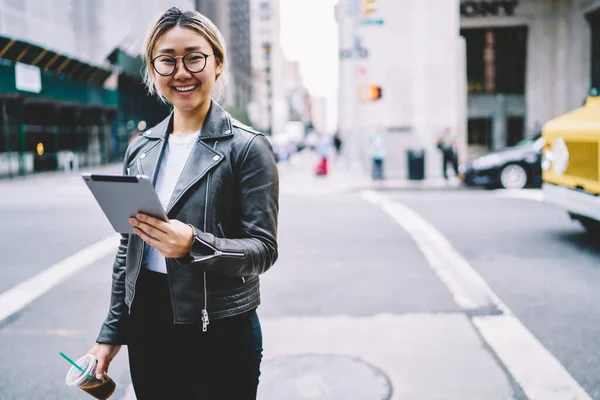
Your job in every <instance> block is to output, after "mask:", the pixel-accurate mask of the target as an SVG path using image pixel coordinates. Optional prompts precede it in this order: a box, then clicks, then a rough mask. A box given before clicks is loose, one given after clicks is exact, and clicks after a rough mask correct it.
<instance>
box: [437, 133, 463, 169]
mask: <svg viewBox="0 0 600 400" xmlns="http://www.w3.org/2000/svg"><path fill="white" fill-rule="evenodd" d="M437 148H438V149H439V150H440V151H441V152H442V174H443V176H444V179H446V180H448V171H447V169H448V164H450V165H451V166H452V169H453V170H454V173H455V174H456V176H458V155H457V151H456V137H455V136H454V135H453V134H452V131H451V129H450V127H446V128H444V130H443V131H442V133H441V135H440V136H439V137H438V139H437Z"/></svg>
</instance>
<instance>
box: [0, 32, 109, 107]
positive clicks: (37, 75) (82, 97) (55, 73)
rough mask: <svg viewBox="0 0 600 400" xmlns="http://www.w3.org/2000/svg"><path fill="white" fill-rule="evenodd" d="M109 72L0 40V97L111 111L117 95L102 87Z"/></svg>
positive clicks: (30, 45) (50, 52)
mask: <svg viewBox="0 0 600 400" xmlns="http://www.w3.org/2000/svg"><path fill="white" fill-rule="evenodd" d="M112 74H113V71H112V69H109V68H103V67H100V66H96V65H91V64H89V63H85V62H82V61H80V60H77V59H74V58H72V57H69V56H67V55H64V54H59V53H56V52H54V51H52V50H48V49H45V48H43V47H40V46H38V45H35V44H32V43H28V42H25V41H21V40H16V39H11V38H7V37H2V36H0V96H1V97H13V98H14V97H26V98H29V99H31V98H37V99H39V100H49V101H60V102H69V103H73V104H80V105H97V106H102V107H108V108H115V107H116V106H117V105H118V96H117V92H116V91H114V90H107V89H105V88H104V87H103V84H104V82H105V81H106V80H107V78H108V77H109V76H111V75H112Z"/></svg>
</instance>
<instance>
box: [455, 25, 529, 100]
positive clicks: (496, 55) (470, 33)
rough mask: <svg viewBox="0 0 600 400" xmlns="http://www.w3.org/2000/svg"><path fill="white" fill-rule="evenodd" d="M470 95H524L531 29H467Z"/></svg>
mask: <svg viewBox="0 0 600 400" xmlns="http://www.w3.org/2000/svg"><path fill="white" fill-rule="evenodd" d="M460 34H461V35H462V36H463V37H464V38H465V42H466V46H467V85H468V91H469V93H487V94H495V93H502V94H524V93H525V62H526V58H527V28H526V27H510V28H493V29H463V30H461V32H460Z"/></svg>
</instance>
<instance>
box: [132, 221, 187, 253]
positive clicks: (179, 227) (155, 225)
mask: <svg viewBox="0 0 600 400" xmlns="http://www.w3.org/2000/svg"><path fill="white" fill-rule="evenodd" d="M129 223H130V224H131V225H133V227H134V228H133V232H134V233H135V234H136V235H138V236H139V237H140V238H142V240H143V241H144V242H146V243H147V244H148V245H150V246H152V247H154V248H155V249H156V250H158V251H159V253H160V254H162V255H163V256H165V257H166V258H180V257H183V256H185V255H187V254H189V252H190V248H191V247H192V243H193V242H194V230H193V228H192V227H191V226H190V225H187V224H184V223H183V222H181V221H178V220H176V219H170V220H169V221H168V222H165V221H161V220H160V219H157V218H154V217H151V216H149V215H146V214H137V215H136V216H135V218H129Z"/></svg>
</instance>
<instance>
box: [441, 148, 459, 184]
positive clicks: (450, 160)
mask: <svg viewBox="0 0 600 400" xmlns="http://www.w3.org/2000/svg"><path fill="white" fill-rule="evenodd" d="M442 155H443V159H442V173H443V174H444V178H445V179H448V172H447V170H446V168H447V166H448V164H450V165H451V166H452V169H454V173H455V174H456V176H458V157H457V156H456V153H455V152H454V151H453V150H443V151H442Z"/></svg>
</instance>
